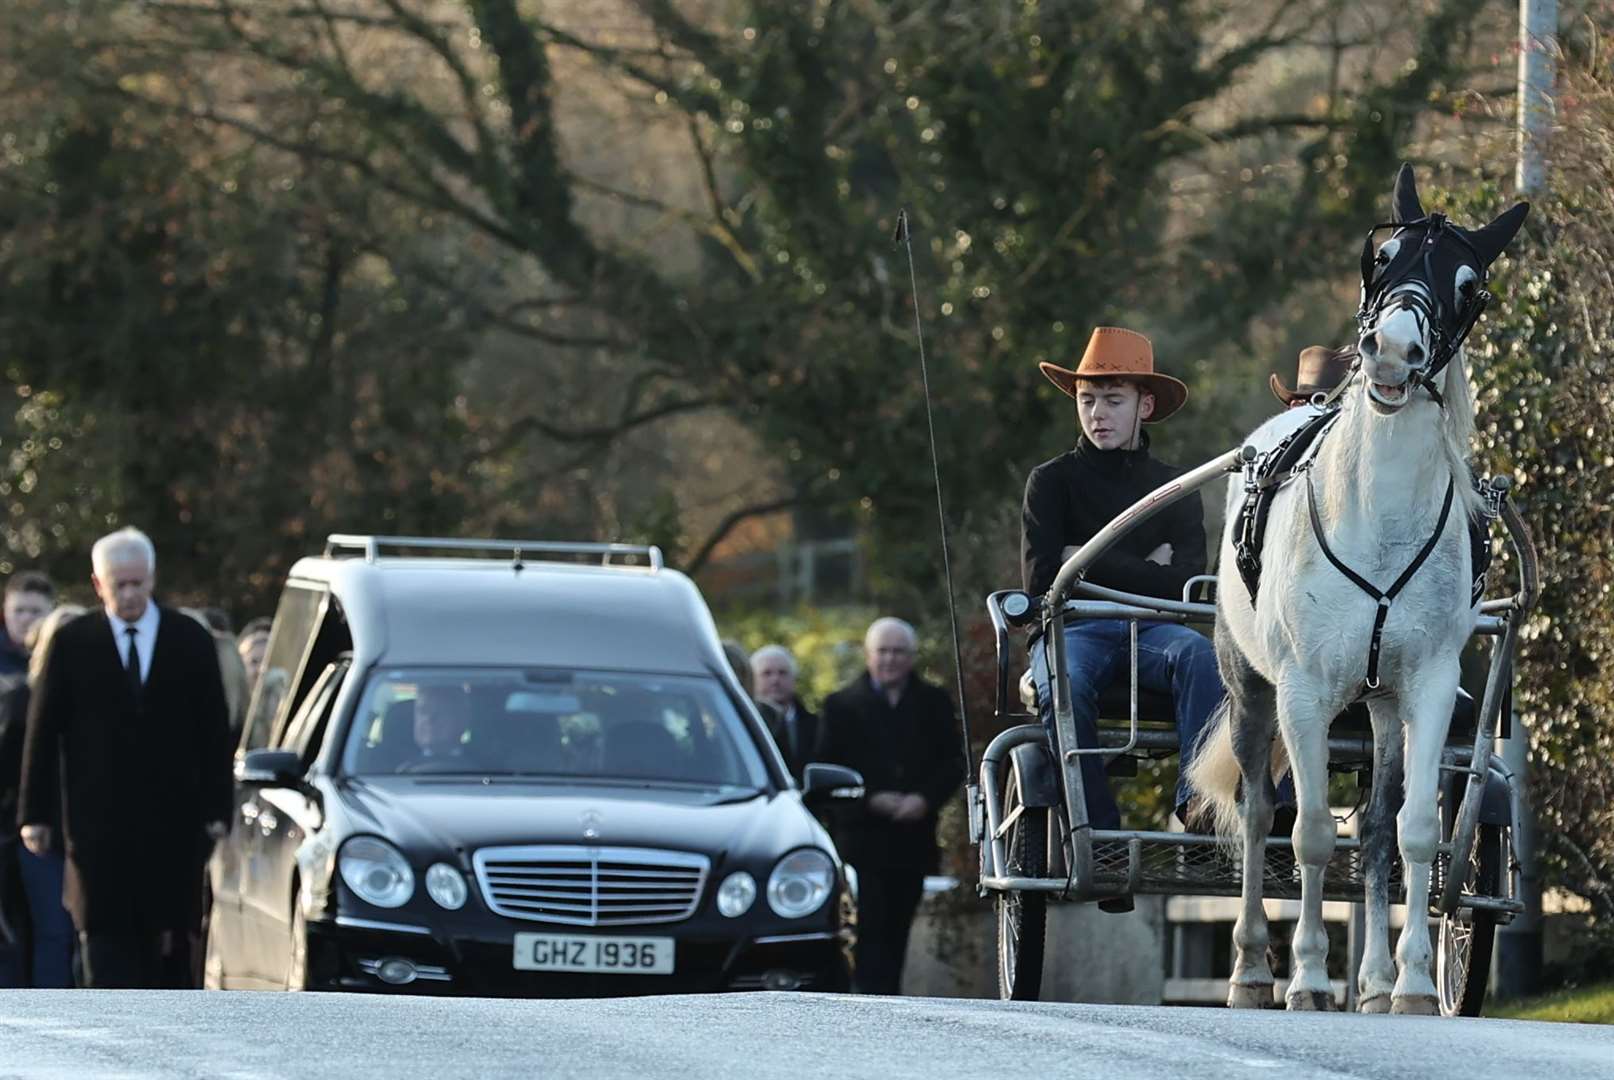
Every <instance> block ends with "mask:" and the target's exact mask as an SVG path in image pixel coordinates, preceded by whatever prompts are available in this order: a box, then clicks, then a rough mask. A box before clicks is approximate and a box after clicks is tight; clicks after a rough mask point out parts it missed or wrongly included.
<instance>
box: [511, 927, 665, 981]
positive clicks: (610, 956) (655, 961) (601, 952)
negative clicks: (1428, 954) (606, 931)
mask: <svg viewBox="0 0 1614 1080" xmlns="http://www.w3.org/2000/svg"><path fill="white" fill-rule="evenodd" d="M515 964H516V970H517V971H581V972H591V973H595V974H602V975H671V974H672V971H673V939H672V938H661V937H651V938H642V937H591V936H584V935H582V934H517V935H516V952H515Z"/></svg>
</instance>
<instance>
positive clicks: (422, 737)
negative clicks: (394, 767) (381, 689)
mask: <svg viewBox="0 0 1614 1080" xmlns="http://www.w3.org/2000/svg"><path fill="white" fill-rule="evenodd" d="M470 727H471V699H470V696H469V695H468V694H467V693H466V692H465V688H464V687H463V686H459V685H457V684H448V685H443V684H435V685H433V684H429V685H425V686H422V687H420V689H419V690H417V691H416V693H415V718H414V728H415V748H416V751H417V753H416V757H415V760H414V761H411V762H409V763H408V764H407V765H405V766H404V768H403V770H402V771H405V772H409V771H414V770H417V769H418V770H422V771H425V772H432V771H435V770H439V769H453V768H457V767H464V765H466V764H468V762H467V754H466V748H465V735H466V732H468V731H469V730H470Z"/></svg>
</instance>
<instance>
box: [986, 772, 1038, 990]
mask: <svg viewBox="0 0 1614 1080" xmlns="http://www.w3.org/2000/svg"><path fill="white" fill-rule="evenodd" d="M1019 803H1020V785H1019V783H1018V781H1017V780H1016V779H1015V775H1014V770H1012V769H1011V770H1009V775H1008V777H1007V780H1006V781H1005V783H1004V786H1003V811H1004V814H1005V815H1007V814H1009V813H1012V812H1013V810H1014V808H1015V807H1016V806H1018V805H1019ZM1004 847H1005V850H1006V852H1007V855H1008V864H1009V865H1008V867H1007V869H1008V873H1009V875H1010V876H1012V877H1034V878H1040V877H1043V876H1045V875H1046V874H1047V872H1048V811H1047V809H1046V808H1044V807H1036V808H1030V807H1028V808H1027V809H1026V810H1025V811H1024V812H1022V813H1021V815H1020V816H1019V817H1018V818H1016V819H1015V822H1014V824H1013V825H1011V826H1010V827H1009V832H1008V835H1007V836H1005V837H1004ZM997 908H998V996H999V997H1001V998H1002V999H1003V1000H1004V1001H1036V1000H1037V997H1038V995H1039V994H1040V993H1041V992H1042V956H1043V948H1044V945H1045V944H1046V937H1047V929H1048V894H1047V893H1041V892H1018V891H1005V892H1000V893H998V897H997Z"/></svg>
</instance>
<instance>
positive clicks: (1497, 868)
mask: <svg viewBox="0 0 1614 1080" xmlns="http://www.w3.org/2000/svg"><path fill="white" fill-rule="evenodd" d="M1448 839H1449V837H1448ZM1507 851H1508V834H1507V830H1506V829H1504V828H1503V827H1502V826H1500V825H1481V826H1480V827H1479V829H1478V830H1477V832H1476V834H1475V837H1474V851H1473V852H1472V854H1471V855H1470V856H1469V860H1468V865H1467V867H1466V868H1463V869H1462V870H1459V868H1457V867H1452V868H1451V869H1450V870H1449V871H1448V872H1449V873H1463V874H1464V881H1463V892H1465V893H1468V894H1470V895H1473V896H1502V895H1503V894H1504V893H1505V891H1506V890H1505V888H1504V878H1503V875H1504V872H1505V871H1504V868H1505V866H1506V864H1507ZM1495 945H1496V912H1494V911H1480V910H1477V909H1473V908H1459V909H1458V911H1457V912H1456V914H1454V915H1442V916H1441V917H1440V928H1439V932H1438V937H1437V940H1436V946H1435V991H1436V993H1437V994H1438V995H1439V998H1440V1014H1441V1015H1442V1016H1478V1015H1479V1014H1480V1009H1481V1007H1482V1006H1483V1005H1484V1004H1485V989H1486V986H1487V985H1488V984H1489V982H1490V978H1491V951H1492V949H1493V948H1494V947H1495Z"/></svg>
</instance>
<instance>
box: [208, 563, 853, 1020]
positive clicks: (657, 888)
mask: <svg viewBox="0 0 1614 1080" xmlns="http://www.w3.org/2000/svg"><path fill="white" fill-rule="evenodd" d="M445 552H446V553H450V557H443V553H445ZM576 557H587V558H590V559H592V564H581V563H576V562H566V561H564V560H566V559H568V558H576ZM236 777H237V785H236V818H235V821H234V823H233V828H232V830H231V834H230V836H229V837H228V839H226V840H225V841H223V842H222V843H221V844H220V845H219V847H218V849H217V850H216V852H215V854H214V856H213V860H212V862H211V864H210V867H209V884H210V888H211V895H212V907H211V918H210V922H209V932H208V937H207V953H206V955H207V960H206V982H207V985H208V986H210V987H215V988H221V989H222V988H246V987H252V988H263V987H285V988H289V989H318V990H369V991H378V992H424V993H469V994H489V995H542V996H568V995H588V996H596V995H604V994H618V993H655V992H690V991H707V990H710V991H716V990H738V989H781V990H783V989H807V988H812V989H831V990H836V989H845V988H846V987H847V985H848V982H849V977H850V955H851V945H852V934H853V928H854V925H855V921H856V915H855V898H854V891H855V888H854V883H853V880H852V879H851V875H850V872H849V870H848V869H847V868H845V867H844V866H843V865H842V863H841V861H840V859H839V857H838V856H837V855H836V852H835V848H834V845H833V844H832V843H831V841H830V839H829V837H828V835H827V834H826V833H825V831H824V830H823V828H822V827H821V826H820V825H819V823H818V821H817V820H815V818H814V816H813V814H812V813H810V812H809V806H812V805H814V804H824V805H827V804H828V803H830V802H831V801H832V800H845V799H856V798H858V797H860V796H861V794H862V792H861V783H862V781H861V779H860V778H859V777H858V775H857V774H856V773H855V772H851V771H850V770H847V769H843V768H839V767H836V766H831V765H822V766H809V768H808V773H807V780H806V784H805V790H801V789H798V788H797V787H796V786H795V784H794V783H793V782H792V780H791V779H790V776H789V773H788V772H787V771H786V769H785V766H784V762H783V760H782V759H781V758H780V756H779V753H778V750H777V748H776V747H775V746H774V744H773V742H772V740H771V739H770V737H769V735H768V733H767V730H766V728H765V726H764V725H763V724H762V722H761V720H760V718H759V717H758V716H757V714H756V712H755V710H754V709H753V708H752V706H751V704H750V702H749V701H748V700H747V699H746V698H745V696H744V694H743V692H742V691H741V689H740V687H739V685H738V684H737V683H736V682H735V680H734V677H733V673H732V672H731V671H730V669H729V667H728V665H727V664H726V662H725V661H724V657H723V652H722V648H721V646H720V644H719V640H718V635H717V631H716V628H715V626H714V625H713V622H712V618H711V614H710V613H709V612H708V610H707V608H706V604H705V602H704V601H703V600H702V599H701V596H700V594H699V592H698V591H697V590H696V588H695V586H694V585H693V584H692V583H691V582H690V580H689V579H688V578H687V577H685V576H684V575H682V574H680V573H678V572H676V571H673V570H669V569H666V568H665V567H663V566H662V563H661V555H660V552H659V551H657V550H656V549H655V548H632V547H626V546H623V545H606V544H545V543H538V542H529V543H521V542H507V541H454V540H436V539H414V538H399V537H345V536H334V537H331V538H330V540H329V542H328V544H327V547H326V549H325V553H324V554H323V555H322V556H320V557H317V558H308V559H303V560H301V561H300V562H298V563H297V564H296V565H295V566H294V567H293V568H292V571H291V574H290V579H289V581H288V582H287V585H286V588H285V591H284V593H283V594H282V597H281V600H280V604H279V607H278V609H277V611H276V614H275V621H274V628H273V630H272V632H271V638H270V643H269V651H268V657H267V660H266V663H265V670H264V675H263V677H262V679H261V681H260V683H259V685H258V687H257V689H256V691H255V693H254V695H253V700H252V704H251V707H250V709H249V712H248V718H247V723H246V725H245V728H244V730H243V732H242V738H241V745H240V748H239V751H238V754H237V759H236Z"/></svg>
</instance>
